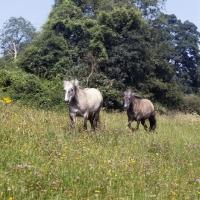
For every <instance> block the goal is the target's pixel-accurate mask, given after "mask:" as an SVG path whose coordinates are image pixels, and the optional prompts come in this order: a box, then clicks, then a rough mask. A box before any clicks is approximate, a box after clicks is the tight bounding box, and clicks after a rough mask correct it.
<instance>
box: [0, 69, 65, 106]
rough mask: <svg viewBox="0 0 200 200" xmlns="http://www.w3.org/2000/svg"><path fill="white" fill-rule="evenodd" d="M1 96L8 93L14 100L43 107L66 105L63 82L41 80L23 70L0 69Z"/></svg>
mask: <svg viewBox="0 0 200 200" xmlns="http://www.w3.org/2000/svg"><path fill="white" fill-rule="evenodd" d="M0 88H1V96H2V97H3V96H6V95H8V96H9V97H10V98H11V99H12V100H13V101H14V102H18V103H19V104H22V105H29V106H35V107H39V108H43V109H53V110H61V109H62V108H63V107H64V103H63V100H62V99H63V95H64V94H63V90H62V82H61V80H60V79H59V78H57V79H54V80H52V81H47V80H41V79H39V78H38V77H36V76H34V75H28V74H26V73H24V72H22V71H21V70H18V71H7V70H0Z"/></svg>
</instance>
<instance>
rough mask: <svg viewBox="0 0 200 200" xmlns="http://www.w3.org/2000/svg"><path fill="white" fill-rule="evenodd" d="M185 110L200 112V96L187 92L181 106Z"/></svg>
mask: <svg viewBox="0 0 200 200" xmlns="http://www.w3.org/2000/svg"><path fill="white" fill-rule="evenodd" d="M181 110H182V111H183V112H186V113H187V112H188V113H197V114H200V98H199V96H197V95H194V94H186V95H185V96H184V99H183V104H182V106H181Z"/></svg>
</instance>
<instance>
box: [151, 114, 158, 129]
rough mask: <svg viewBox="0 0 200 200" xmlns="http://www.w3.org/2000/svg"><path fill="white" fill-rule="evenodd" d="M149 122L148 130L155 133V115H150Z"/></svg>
mask: <svg viewBox="0 0 200 200" xmlns="http://www.w3.org/2000/svg"><path fill="white" fill-rule="evenodd" d="M149 123H150V127H149V131H153V132H155V133H157V132H156V116H155V115H152V116H150V118H149Z"/></svg>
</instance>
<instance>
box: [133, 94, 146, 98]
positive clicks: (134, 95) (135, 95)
mask: <svg viewBox="0 0 200 200" xmlns="http://www.w3.org/2000/svg"><path fill="white" fill-rule="evenodd" d="M132 96H133V97H135V98H137V99H143V98H142V97H141V96H140V95H139V94H136V93H132Z"/></svg>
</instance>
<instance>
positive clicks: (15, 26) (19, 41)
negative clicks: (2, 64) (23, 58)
mask: <svg viewBox="0 0 200 200" xmlns="http://www.w3.org/2000/svg"><path fill="white" fill-rule="evenodd" d="M35 35H36V29H35V28H34V26H33V25H32V24H31V23H30V22H28V21H26V20H25V19H24V18H23V17H19V18H15V17H11V18H10V19H9V20H8V21H7V22H5V23H4V27H3V29H2V30H0V48H1V50H2V54H3V55H4V56H9V57H13V58H14V59H16V58H17V56H18V55H19V53H20V52H21V51H22V50H23V49H24V48H25V47H26V45H27V44H29V43H30V42H31V41H32V39H33V38H34V36H35Z"/></svg>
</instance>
